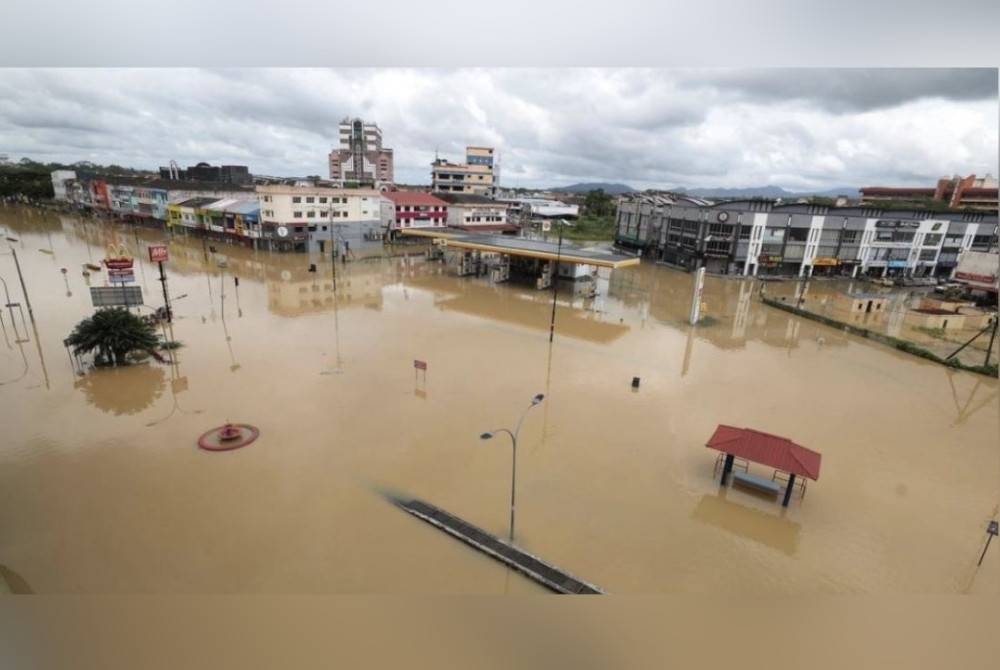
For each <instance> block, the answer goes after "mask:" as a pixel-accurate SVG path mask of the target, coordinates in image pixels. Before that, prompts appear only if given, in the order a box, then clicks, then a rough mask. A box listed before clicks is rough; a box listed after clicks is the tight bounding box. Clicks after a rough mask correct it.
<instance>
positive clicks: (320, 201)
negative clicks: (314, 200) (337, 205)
mask: <svg viewBox="0 0 1000 670" xmlns="http://www.w3.org/2000/svg"><path fill="white" fill-rule="evenodd" d="M319 204H321V205H325V204H326V196H323V197H321V198H320V199H319Z"/></svg>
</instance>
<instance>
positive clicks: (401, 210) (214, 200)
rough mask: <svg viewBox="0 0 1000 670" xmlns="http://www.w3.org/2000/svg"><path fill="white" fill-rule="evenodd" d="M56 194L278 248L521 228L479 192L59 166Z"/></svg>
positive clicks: (115, 212) (349, 245) (349, 247)
mask: <svg viewBox="0 0 1000 670" xmlns="http://www.w3.org/2000/svg"><path fill="white" fill-rule="evenodd" d="M52 180H53V188H54V190H55V193H56V199H57V200H62V201H65V202H67V203H70V204H72V205H75V206H77V207H80V208H81V209H85V210H91V211H97V212H102V213H106V214H109V215H111V216H113V217H116V218H120V219H123V220H128V221H132V222H135V223H139V224H144V225H152V226H166V227H167V228H168V229H170V230H172V231H174V232H182V233H186V232H192V233H194V234H199V235H205V236H208V237H214V238H219V239H227V240H229V241H234V242H239V243H244V244H247V245H253V246H254V247H261V248H266V249H273V250H276V251H310V252H319V253H324V252H327V251H330V250H340V252H341V253H343V252H347V251H353V250H362V249H364V248H366V247H372V246H380V245H381V244H382V243H383V241H384V240H385V239H386V238H391V237H395V236H397V235H398V234H400V233H401V232H402V231H405V230H408V229H446V228H458V229H461V230H466V231H470V230H472V231H480V232H489V233H509V232H516V231H517V230H518V226H516V225H514V224H512V223H511V222H510V220H509V216H508V211H509V210H510V204H509V203H505V202H498V201H496V200H493V199H491V198H487V197H484V196H481V195H477V194H465V193H442V194H431V193H426V192H422V191H400V190H391V191H382V190H376V189H366V188H338V187H335V186H332V185H329V184H324V183H322V182H319V183H316V182H300V183H298V184H294V185H292V184H287V185H281V184H269V185H258V186H256V187H254V186H240V185H233V184H217V183H212V182H190V181H177V180H169V179H142V178H136V177H112V176H106V175H96V174H92V175H91V174H77V173H75V172H73V171H66V170H60V171H56V172H54V173H53V175H52Z"/></svg>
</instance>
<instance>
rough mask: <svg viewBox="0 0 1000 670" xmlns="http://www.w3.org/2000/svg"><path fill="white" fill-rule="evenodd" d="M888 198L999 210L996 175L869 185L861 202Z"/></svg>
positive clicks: (876, 203) (876, 202) (868, 203)
mask: <svg viewBox="0 0 1000 670" xmlns="http://www.w3.org/2000/svg"><path fill="white" fill-rule="evenodd" d="M885 200H909V201H918V202H919V201H922V200H933V201H937V202H943V203H946V204H947V205H948V206H949V207H954V208H958V209H981V210H985V211H991V212H995V211H996V210H997V180H996V179H995V178H994V177H993V176H992V175H986V176H985V177H981V178H980V177H976V175H974V174H973V175H969V176H968V177H959V176H957V175H956V176H954V177H943V178H941V179H939V180H938V183H937V186H936V187H935V188H927V187H924V188H905V187H903V188H901V187H887V186H866V187H864V188H862V189H861V202H862V204H866V205H875V206H878V203H879V202H880V201H885Z"/></svg>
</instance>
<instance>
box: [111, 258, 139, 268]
mask: <svg viewBox="0 0 1000 670" xmlns="http://www.w3.org/2000/svg"><path fill="white" fill-rule="evenodd" d="M133 263H135V261H134V260H133V259H131V258H105V259H104V265H106V266H107V268H108V269H109V270H128V269H130V268H131V267H132V265H133Z"/></svg>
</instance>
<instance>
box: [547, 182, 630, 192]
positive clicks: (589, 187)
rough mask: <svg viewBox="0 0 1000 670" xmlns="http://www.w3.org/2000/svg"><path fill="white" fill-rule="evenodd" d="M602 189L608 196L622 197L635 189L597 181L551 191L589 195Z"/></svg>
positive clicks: (556, 187)
mask: <svg viewBox="0 0 1000 670" xmlns="http://www.w3.org/2000/svg"><path fill="white" fill-rule="evenodd" d="M598 189H602V190H603V191H604V192H605V193H607V194H608V195H620V194H622V193H634V192H635V189H634V188H632V187H631V186H629V185H628V184H610V183H607V182H603V181H597V182H592V183H585V184H570V185H569V186H555V187H553V188H551V189H549V190H550V191H559V192H561V193H588V192H590V191H596V190H598Z"/></svg>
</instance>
